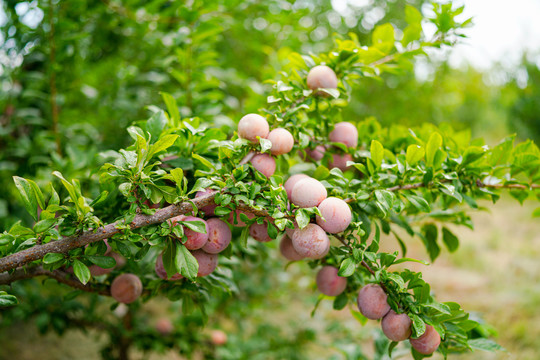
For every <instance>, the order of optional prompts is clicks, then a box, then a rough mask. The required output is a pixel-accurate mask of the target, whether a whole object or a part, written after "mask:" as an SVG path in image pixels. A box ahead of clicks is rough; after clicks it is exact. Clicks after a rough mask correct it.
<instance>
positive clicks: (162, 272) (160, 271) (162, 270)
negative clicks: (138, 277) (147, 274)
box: [154, 254, 184, 281]
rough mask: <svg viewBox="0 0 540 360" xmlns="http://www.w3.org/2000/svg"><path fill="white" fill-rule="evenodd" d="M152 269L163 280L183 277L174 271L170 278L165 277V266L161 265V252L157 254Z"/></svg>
mask: <svg viewBox="0 0 540 360" xmlns="http://www.w3.org/2000/svg"><path fill="white" fill-rule="evenodd" d="M154 270H155V271H156V274H157V276H159V277H160V278H161V279H163V280H171V281H176V280H180V279H183V278H184V277H183V276H182V274H180V273H176V274H174V275H173V276H171V277H170V278H168V277H167V271H166V270H165V266H163V254H159V255H158V257H157V259H156V266H155V267H154Z"/></svg>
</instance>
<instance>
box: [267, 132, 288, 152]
mask: <svg viewBox="0 0 540 360" xmlns="http://www.w3.org/2000/svg"><path fill="white" fill-rule="evenodd" d="M268 140H270V142H272V148H271V149H270V152H271V153H272V155H283V154H287V153H288V152H289V151H291V150H292V148H293V146H294V138H293V136H292V134H291V133H290V132H289V130H286V129H283V128H277V129H274V130H272V131H270V134H268Z"/></svg>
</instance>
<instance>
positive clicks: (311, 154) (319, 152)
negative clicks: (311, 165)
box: [306, 145, 326, 161]
mask: <svg viewBox="0 0 540 360" xmlns="http://www.w3.org/2000/svg"><path fill="white" fill-rule="evenodd" d="M325 153H326V148H325V147H324V146H323V145H317V146H316V147H315V149H313V150H311V149H306V156H307V157H308V158H309V159H311V160H312V161H319V160H321V159H322V158H323V157H324V154H325Z"/></svg>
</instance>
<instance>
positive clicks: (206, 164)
mask: <svg viewBox="0 0 540 360" xmlns="http://www.w3.org/2000/svg"><path fill="white" fill-rule="evenodd" d="M191 156H193V158H194V159H197V160H199V161H200V162H201V163H202V164H203V165H204V166H206V167H207V168H209V169H215V168H216V167H215V166H214V164H212V163H211V162H210V161H208V160H207V159H205V158H203V157H202V156H200V155H198V154H195V153H192V154H191Z"/></svg>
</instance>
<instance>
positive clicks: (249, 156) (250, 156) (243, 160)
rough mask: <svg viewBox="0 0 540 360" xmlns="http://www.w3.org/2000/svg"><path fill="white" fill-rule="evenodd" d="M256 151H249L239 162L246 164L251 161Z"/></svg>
mask: <svg viewBox="0 0 540 360" xmlns="http://www.w3.org/2000/svg"><path fill="white" fill-rule="evenodd" d="M255 154H256V153H255V151H250V152H248V153H247V155H246V156H244V158H243V159H242V160H240V162H239V163H238V164H239V165H240V166H242V165H245V164H247V163H248V162H250V161H251V159H253V157H254V156H255Z"/></svg>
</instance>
